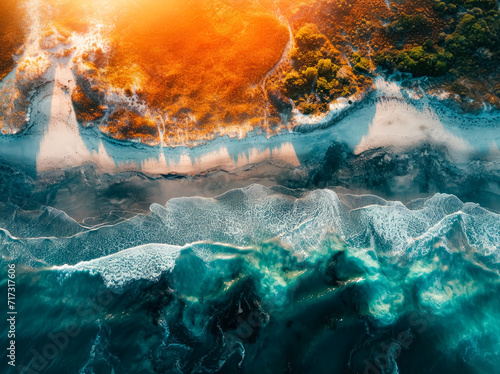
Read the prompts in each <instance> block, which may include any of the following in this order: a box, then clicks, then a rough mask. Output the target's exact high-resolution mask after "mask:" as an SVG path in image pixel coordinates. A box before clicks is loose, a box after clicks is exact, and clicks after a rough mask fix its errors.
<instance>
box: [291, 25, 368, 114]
mask: <svg viewBox="0 0 500 374" xmlns="http://www.w3.org/2000/svg"><path fill="white" fill-rule="evenodd" d="M295 44H296V46H295V48H294V49H293V51H292V52H291V66H290V69H288V70H287V71H286V72H285V74H284V75H283V79H282V81H281V91H282V93H283V94H284V95H285V96H287V97H288V98H290V99H292V100H293V101H294V103H295V104H296V105H297V108H298V109H299V110H300V111H301V112H302V113H303V114H313V113H316V112H324V111H327V110H328V105H327V104H328V103H329V102H331V101H332V100H334V99H336V98H338V97H341V96H350V95H352V94H354V93H356V92H357V91H358V90H360V89H362V88H363V87H365V86H366V85H367V84H369V83H371V80H370V78H368V77H365V76H363V75H362V74H365V73H368V71H369V70H370V68H371V64H370V61H369V60H368V59H366V58H364V57H361V56H360V55H359V54H353V55H352V60H353V63H354V67H353V68H351V67H350V66H349V65H348V63H347V61H345V60H343V59H342V57H341V55H340V52H339V51H338V50H337V49H336V48H335V47H334V46H333V44H332V43H331V42H330V41H329V40H328V39H327V38H326V37H325V35H323V34H322V33H321V32H320V30H319V29H318V27H317V26H316V25H314V24H310V23H309V24H305V25H304V26H302V27H301V28H300V29H299V30H298V31H297V32H296V34H295Z"/></svg>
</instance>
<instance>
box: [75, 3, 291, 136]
mask: <svg viewBox="0 0 500 374" xmlns="http://www.w3.org/2000/svg"><path fill="white" fill-rule="evenodd" d="M69 14H71V12H69ZM66 24H67V22H66ZM109 42H110V45H111V51H110V52H109V53H107V54H106V56H104V57H103V56H102V55H103V53H102V51H99V50H97V51H95V53H92V54H85V55H84V56H82V58H83V60H84V61H85V62H86V64H87V65H86V66H87V68H88V69H87V70H85V69H84V70H83V71H82V72H81V75H82V76H83V77H86V78H88V79H90V80H93V81H94V82H96V83H97V86H98V87H99V89H100V90H102V91H105V90H109V89H110V88H111V89H116V90H122V92H124V93H125V95H126V96H129V97H131V96H134V97H136V98H137V100H138V101H139V102H141V103H145V104H146V105H147V107H148V108H149V114H150V115H151V116H152V117H154V118H155V120H156V121H157V122H158V121H160V120H159V119H158V118H160V117H161V123H162V124H166V125H165V129H164V130H165V132H164V133H165V140H168V139H171V138H172V139H173V138H175V137H176V136H177V134H178V133H179V131H180V130H182V132H184V133H185V131H186V130H187V131H188V133H189V134H190V137H192V138H198V137H200V136H203V134H205V133H207V132H215V131H218V129H220V128H224V127H227V126H232V125H235V124H243V123H245V122H246V123H250V124H251V125H252V126H254V125H259V126H262V125H264V119H265V117H266V105H265V94H264V92H263V88H262V87H261V84H262V81H263V79H264V77H265V76H266V74H267V73H268V72H269V71H270V70H271V69H272V68H273V66H274V65H275V64H276V63H277V62H278V61H279V60H280V58H281V56H282V54H283V53H284V50H285V47H286V45H287V43H288V42H289V31H288V28H287V26H286V25H284V24H283V23H282V22H281V21H280V20H279V19H278V17H277V16H276V15H275V14H274V9H273V8H272V7H271V6H264V4H259V3H256V2H254V1H251V0H240V1H205V0H191V1H183V0H171V1H166V2H163V1H155V0H147V1H142V2H140V5H137V4H136V3H135V2H129V3H128V4H127V6H125V7H124V8H122V9H121V12H120V13H119V14H118V21H117V22H116V23H115V25H114V27H113V30H112V31H111V32H110V34H109ZM103 58H104V59H105V60H106V61H105V63H104V64H100V63H99V61H102V60H103ZM74 99H75V101H76V103H77V104H84V103H82V102H80V101H81V99H83V97H82V96H77V97H74ZM83 106H84V105H83ZM134 112H135V109H133V108H130V107H127V105H121V104H117V107H116V112H115V114H114V115H113V121H108V122H107V123H106V124H105V125H104V126H103V127H102V130H103V131H105V132H107V133H109V134H113V136H115V137H118V138H122V137H123V138H130V137H131V136H134V135H133V132H131V131H130V128H131V126H130V123H131V122H130V116H132V113H134ZM143 115H144V113H143ZM120 118H122V119H123V120H122V121H121V120H120ZM149 125H151V123H149V124H148V126H149ZM132 127H134V126H132ZM137 135H138V136H139V134H137ZM139 137H141V136H139ZM141 138H142V137H141ZM143 140H144V139H143Z"/></svg>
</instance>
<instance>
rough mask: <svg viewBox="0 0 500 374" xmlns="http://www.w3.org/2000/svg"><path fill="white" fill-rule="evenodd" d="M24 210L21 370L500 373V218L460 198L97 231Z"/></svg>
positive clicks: (164, 209)
mask: <svg viewBox="0 0 500 374" xmlns="http://www.w3.org/2000/svg"><path fill="white" fill-rule="evenodd" d="M12 209H14V211H13V213H12V215H11V217H12V219H11V220H10V221H9V230H7V229H3V230H2V231H1V237H0V240H1V248H2V259H3V260H2V261H3V264H2V266H1V269H2V270H1V271H2V279H6V271H7V270H6V269H7V268H6V264H7V263H12V262H15V263H16V264H17V269H16V271H17V278H16V279H17V289H16V294H17V305H16V307H17V311H18V314H17V332H18V335H17V337H16V338H17V342H16V345H17V366H16V368H15V369H13V370H11V372H22V373H96V374H97V373H360V374H361V373H363V374H366V373H370V374H373V373H391V374H395V373H440V374H443V373H495V372H497V371H498V367H499V364H500V325H499V324H498V318H499V317H500V297H499V296H498V295H499V291H500V289H499V288H500V282H499V279H500V278H499V270H500V257H499V255H498V253H499V249H500V248H499V247H500V215H499V214H497V213H495V212H492V211H490V210H487V209H484V208H481V207H480V206H479V205H477V204H474V203H463V202H461V201H460V200H459V199H458V198H457V197H455V196H453V195H445V194H437V195H435V196H432V197H430V198H426V199H419V200H415V201H412V202H411V203H409V204H406V205H404V204H402V203H401V202H398V201H386V200H383V199H381V198H379V197H376V196H373V195H347V194H346V195H342V194H337V193H335V192H333V191H331V190H327V189H323V190H320V189H318V190H314V191H309V192H305V193H298V192H294V191H289V190H285V189H276V188H275V189H269V188H265V187H263V186H260V185H252V186H250V187H247V188H243V189H236V190H232V191H229V192H228V193H226V194H224V195H221V196H219V197H217V198H215V199H208V198H196V197H194V198H179V199H172V200H170V201H168V203H167V204H166V205H159V204H153V205H152V206H151V207H150V212H149V213H148V214H140V215H136V216H134V217H133V218H130V219H127V220H123V221H120V222H118V223H116V224H109V225H101V226H95V227H88V226H82V225H81V224H78V223H77V222H75V221H74V220H72V219H71V218H70V217H68V216H66V215H65V214H63V213H62V212H60V211H57V210H56V209H53V208H51V209H48V208H47V209H42V210H40V212H39V213H37V214H32V216H30V217H29V218H30V219H31V221H30V222H31V225H30V226H29V227H27V226H26V225H23V222H25V220H26V219H27V217H26V213H24V214H23V212H22V211H20V210H18V211H15V208H12ZM47 222H51V224H50V225H48V224H47ZM48 227H50V230H49V229H47V228H48ZM43 228H45V229H43ZM44 230H45V231H44ZM47 230H48V231H47ZM4 283H5V282H4ZM3 286H5V285H3ZM6 333H7V331H6V330H5V331H3V332H2V334H1V336H2V339H3V338H4V337H5V336H6ZM2 341H3V340H2ZM4 343H5V344H7V341H4ZM5 344H4V345H5Z"/></svg>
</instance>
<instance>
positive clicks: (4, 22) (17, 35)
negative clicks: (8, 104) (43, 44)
mask: <svg viewBox="0 0 500 374" xmlns="http://www.w3.org/2000/svg"><path fill="white" fill-rule="evenodd" d="M23 14H24V12H23V9H22V8H21V7H20V5H19V1H17V0H2V1H0V79H2V78H3V77H4V76H5V75H6V74H8V73H9V71H11V70H12V68H13V67H14V59H13V55H14V54H15V53H16V52H17V51H18V50H19V48H20V47H21V45H22V44H23V42H24V38H25V32H24V30H23V22H22V19H23Z"/></svg>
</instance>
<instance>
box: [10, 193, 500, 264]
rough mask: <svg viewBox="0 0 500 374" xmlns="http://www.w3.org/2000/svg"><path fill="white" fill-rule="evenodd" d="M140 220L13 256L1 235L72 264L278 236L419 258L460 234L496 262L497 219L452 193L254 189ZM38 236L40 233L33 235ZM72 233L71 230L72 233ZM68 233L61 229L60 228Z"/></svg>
mask: <svg viewBox="0 0 500 374" xmlns="http://www.w3.org/2000/svg"><path fill="white" fill-rule="evenodd" d="M150 210H151V213H150V214H148V215H145V216H143V215H138V216H136V217H134V218H132V219H130V220H127V221H123V222H120V223H118V224H115V225H111V226H103V227H100V228H96V229H92V230H88V229H85V230H83V231H82V232H79V233H76V234H74V235H73V236H70V237H50V238H30V239H18V240H17V244H16V246H17V245H22V246H24V248H25V249H26V250H25V251H23V252H22V253H19V252H16V253H11V251H10V250H9V247H8V245H9V243H8V242H9V241H12V238H9V237H8V236H5V237H4V238H3V240H4V244H5V248H4V249H3V253H4V256H7V257H9V256H10V257H16V256H17V257H16V258H17V261H21V262H23V261H24V262H25V263H27V264H30V265H33V266H36V264H37V262H38V263H42V264H53V265H59V264H64V263H67V264H75V263H78V262H81V261H89V260H92V259H94V258H98V257H102V256H106V255H109V254H113V253H116V252H119V251H122V250H124V249H127V248H131V247H137V246H141V245H144V244H148V243H166V244H170V245H177V246H183V245H185V244H186V243H193V242H199V241H210V242H222V243H230V244H232V245H236V246H245V245H251V244H254V243H260V242H262V241H266V240H271V239H274V238H277V239H279V240H280V241H281V242H282V243H283V245H285V247H287V248H289V249H290V250H291V251H292V252H294V253H296V254H299V255H301V256H303V257H308V256H313V257H314V256H315V251H317V250H318V248H319V247H320V246H321V243H323V242H324V240H325V239H326V238H327V237H328V236H329V235H332V234H335V235H338V236H339V237H340V238H341V240H343V241H344V242H345V243H346V244H347V245H349V246H350V247H352V248H368V247H371V246H375V248H376V249H377V251H378V252H380V253H381V254H385V255H387V256H389V255H390V256H396V257H401V256H410V257H411V256H419V255H423V254H425V253H427V252H428V251H429V250H430V248H431V246H432V244H433V243H435V242H436V241H437V240H438V239H444V242H446V239H447V237H448V236H449V235H452V233H454V232H455V231H456V230H458V231H459V232H460V233H461V235H462V236H463V237H464V240H465V242H466V244H467V245H468V246H470V247H473V250H474V251H475V252H476V253H477V254H478V255H482V256H491V258H492V261H493V262H494V263H498V262H499V260H500V259H499V257H498V250H497V249H498V248H499V246H500V238H499V234H498V232H500V215H498V214H496V213H493V212H491V211H488V210H486V209H483V208H481V207H479V206H478V205H476V204H472V203H462V202H461V201H460V200H459V199H458V198H456V197H455V196H453V195H445V194H437V195H435V196H433V197H431V198H429V199H422V200H418V201H415V202H412V203H410V204H408V206H405V205H404V204H402V203H401V202H391V201H385V200H383V199H380V198H376V197H374V196H371V195H361V196H354V195H339V194H336V193H335V192H333V191H331V190H315V191H311V192H307V193H305V194H303V195H302V196H301V197H300V198H296V197H293V196H290V195H285V194H282V193H279V192H276V191H275V190H273V189H269V188H265V187H263V186H259V185H252V186H250V187H247V188H243V189H236V190H231V191H229V192H228V193H226V194H224V195H221V196H219V197H217V198H215V199H209V198H197V197H193V198H176V199H172V200H170V201H169V202H168V203H167V204H166V206H161V205H158V204H153V205H151V207H150ZM32 231H34V232H35V231H36V230H32ZM73 231H74V230H73ZM61 232H64V230H61Z"/></svg>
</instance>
